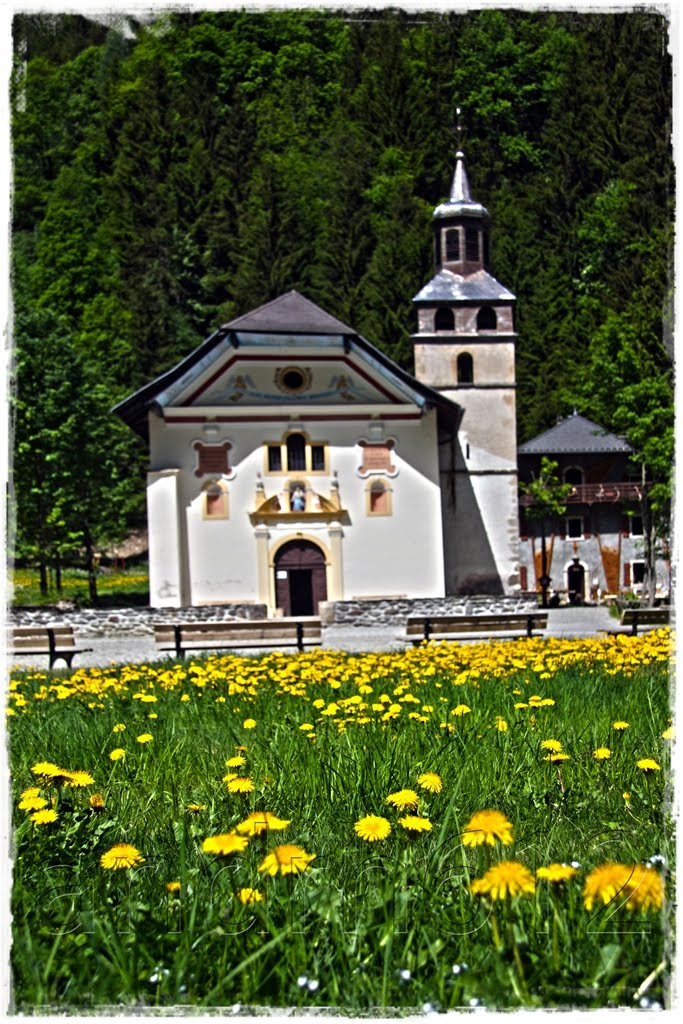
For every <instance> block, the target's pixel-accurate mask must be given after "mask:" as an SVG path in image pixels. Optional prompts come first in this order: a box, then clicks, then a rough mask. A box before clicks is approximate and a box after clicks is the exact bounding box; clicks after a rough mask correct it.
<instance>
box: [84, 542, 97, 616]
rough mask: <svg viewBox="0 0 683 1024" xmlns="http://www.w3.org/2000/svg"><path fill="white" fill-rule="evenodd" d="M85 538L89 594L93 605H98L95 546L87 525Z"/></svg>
mask: <svg viewBox="0 0 683 1024" xmlns="http://www.w3.org/2000/svg"><path fill="white" fill-rule="evenodd" d="M83 536H84V538H85V565H86V569H87V570H88V592H89V595H90V600H91V602H92V604H93V605H97V603H98V597H97V563H96V560H95V548H94V546H93V541H92V536H91V535H90V530H89V529H88V526H87V524H86V526H85V528H84V530H83Z"/></svg>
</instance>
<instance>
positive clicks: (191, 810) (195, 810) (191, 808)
mask: <svg viewBox="0 0 683 1024" xmlns="http://www.w3.org/2000/svg"><path fill="white" fill-rule="evenodd" d="M185 810H186V811H187V813H188V814H199V812H200V811H205V810H206V804H188V805H187V807H186V808H185Z"/></svg>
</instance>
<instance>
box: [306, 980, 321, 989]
mask: <svg viewBox="0 0 683 1024" xmlns="http://www.w3.org/2000/svg"><path fill="white" fill-rule="evenodd" d="M319 985H320V982H319V981H316V980H315V979H314V978H311V980H310V981H309V983H308V991H309V992H315V990H316V989H317V988H318V986H319Z"/></svg>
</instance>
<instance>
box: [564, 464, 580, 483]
mask: <svg viewBox="0 0 683 1024" xmlns="http://www.w3.org/2000/svg"><path fill="white" fill-rule="evenodd" d="M564 482H565V483H566V484H573V485H574V486H575V487H576V486H577V485H578V484H582V483H583V470H582V469H580V468H579V467H578V466H568V467H567V469H565V471H564Z"/></svg>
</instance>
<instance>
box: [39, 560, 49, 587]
mask: <svg viewBox="0 0 683 1024" xmlns="http://www.w3.org/2000/svg"><path fill="white" fill-rule="evenodd" d="M38 572H39V574H40V592H41V594H47V562H46V561H45V559H44V558H43V557H42V555H41V557H40V559H39V560H38Z"/></svg>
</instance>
